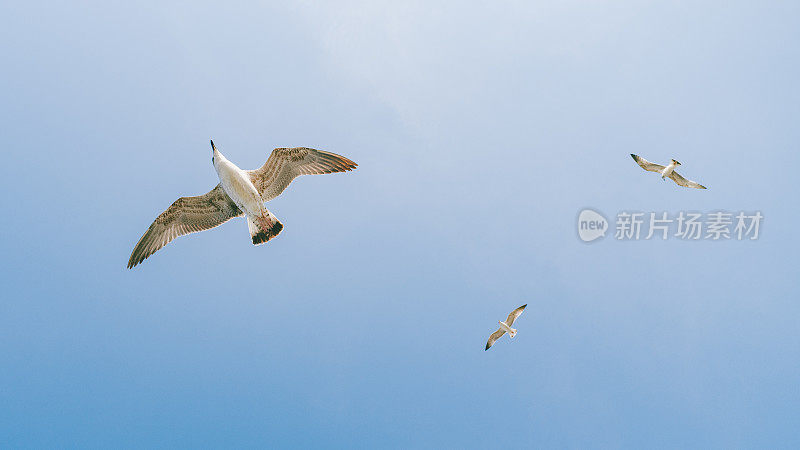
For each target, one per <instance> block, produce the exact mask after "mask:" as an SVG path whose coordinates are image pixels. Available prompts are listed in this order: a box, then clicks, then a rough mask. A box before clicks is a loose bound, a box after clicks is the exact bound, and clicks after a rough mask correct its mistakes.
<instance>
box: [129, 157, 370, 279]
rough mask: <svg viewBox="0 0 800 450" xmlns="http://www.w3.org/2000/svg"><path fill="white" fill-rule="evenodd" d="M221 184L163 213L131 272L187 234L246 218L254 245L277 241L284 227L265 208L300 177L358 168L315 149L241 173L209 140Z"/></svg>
mask: <svg viewBox="0 0 800 450" xmlns="http://www.w3.org/2000/svg"><path fill="white" fill-rule="evenodd" d="M211 151H212V157H211V161H212V163H213V164H214V169H215V170H216V171H217V175H218V176H219V181H220V182H219V184H218V185H217V186H216V187H215V188H214V189H212V190H211V191H209V192H208V193H207V194H205V195H198V196H196V197H181V198H179V199H177V200H175V202H174V203H173V204H172V205H171V206H170V207H169V208H167V210H166V211H164V212H163V213H161V215H159V216H158V217H156V220H155V221H154V222H153V224H152V225H150V228H148V229H147V231H146V232H145V233H144V236H142V238H141V239H139V242H138V243H137V244H136V247H134V248H133V253H131V257H130V259H129V260H128V268H129V269H131V268H133V267H135V266H136V265H137V264H139V263H141V262H142V261H144V260H145V259H147V257H149V256H150V255H152V254H153V253H155V252H156V251H158V250H159V249H161V248H162V247H164V246H165V245H167V244H168V243H169V242H170V241H172V240H173V239H175V238H176V237H178V236H183V235H184V234H189V233H196V232H198V231H204V230H208V229H210V228H214V227H217V226H219V225H222V224H223V223H225V222H227V221H228V220H230V219H233V218H234V217H239V216H241V215H245V216H246V217H247V227H248V229H249V230H250V237H251V238H252V240H253V244H254V245H259V244H263V243H265V242H267V241H269V240H270V239H272V238H274V237H275V236H277V235H278V233H280V232H281V230H282V229H283V224H282V223H281V222H280V221H278V219H277V218H276V217H275V216H274V215H273V214H272V213H271V212H270V211H269V210H267V208H265V207H264V202H268V201H270V200H272V199H273V198H275V197H277V196H279V195H280V194H281V192H283V190H284V189H286V187H287V186H289V183H291V182H292V180H294V179H295V178H296V177H298V176H300V175H313V174H322V173H333V172H347V171H350V170H353V169H355V168H356V166H357V164H356V163H354V162H353V161H350V160H349V159H347V158H345V157H344V156H340V155H337V154H335V153H329V152H324V151H322V150H314V149H313V148H306V147H295V148H276V149H275V150H273V151H272V154H271V155H270V156H269V159H267V162H266V163H264V165H263V166H261V167H260V168H258V169H255V170H242V169H240V168H238V167H237V166H236V165H235V164H233V163H232V162H230V161H228V160H227V159H226V158H225V157H224V156H223V155H222V153H220V151H219V150H217V147H216V146H215V145H214V141H211Z"/></svg>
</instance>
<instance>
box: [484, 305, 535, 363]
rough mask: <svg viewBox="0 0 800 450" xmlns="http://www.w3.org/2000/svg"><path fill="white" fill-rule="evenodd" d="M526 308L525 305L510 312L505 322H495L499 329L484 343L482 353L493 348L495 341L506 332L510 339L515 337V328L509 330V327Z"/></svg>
mask: <svg viewBox="0 0 800 450" xmlns="http://www.w3.org/2000/svg"><path fill="white" fill-rule="evenodd" d="M526 306H528V304H527V303H526V304H524V305H522V306H520V307H519V308H517V309H515V310H513V311H511V314H509V315H508V318H507V319H506V321H505V322H502V321H501V322H497V323H499V324H500V328H498V329H497V331H495V332H494V333H492V334H491V335H490V336H489V341H488V342H486V348H485V349H484V351H486V350H489V347H491V346H493V345H494V343H495V341H496V340H498V339H500V337H501V336H503V335H504V334H506V332H508V335H509V336H511V337H512V338H513V337H514V336H516V335H517V330H516V329H515V328H511V325H514V321H515V320H517V317H519V315H520V314H522V311H523V310H524V309H525V307H526Z"/></svg>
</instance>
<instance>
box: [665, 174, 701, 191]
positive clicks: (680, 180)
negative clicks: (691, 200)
mask: <svg viewBox="0 0 800 450" xmlns="http://www.w3.org/2000/svg"><path fill="white" fill-rule="evenodd" d="M669 177H670V178H672V181H674V182H675V183H677V184H678V186H683V187H688V188H695V189H708V188H706V187H705V186H703V185H702V184H700V183H695V182H694V181H691V180H687V179H686V178H683V177H682V176H681V174H679V173H678V172H675V171H674V170H673V171H672V173H671V174H670V175H669Z"/></svg>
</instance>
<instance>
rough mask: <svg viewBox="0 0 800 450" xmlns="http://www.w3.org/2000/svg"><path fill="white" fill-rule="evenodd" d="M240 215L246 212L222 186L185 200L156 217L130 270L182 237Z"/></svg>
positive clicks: (135, 253)
mask: <svg viewBox="0 0 800 450" xmlns="http://www.w3.org/2000/svg"><path fill="white" fill-rule="evenodd" d="M240 215H242V211H240V210H239V208H238V207H237V206H236V204H235V203H234V202H233V200H231V198H230V197H228V194H226V193H225V190H223V189H222V185H219V184H218V185H217V186H216V187H215V188H214V189H212V190H211V191H209V192H208V193H206V194H204V195H198V196H196V197H181V198H179V199H177V200H175V202H174V203H172V205H171V206H170V207H169V208H167V210H166V211H164V212H163V213H161V214H160V215H159V216H158V217H156V220H154V221H153V223H152V225H150V228H148V229H147V231H146V232H145V233H144V235H143V236H142V238H141V239H139V242H137V243H136V246H135V247H134V248H133V252H132V253H131V257H130V259H129V260H128V268H129V269H132V268H134V267H136V265H138V264H139V263H141V262H142V261H144V260H145V259H147V258H148V257H149V256H150V255H152V254H153V253H155V252H157V251H158V250H160V249H161V248H162V247H164V246H165V245H167V244H169V243H170V242H171V241H172V240H173V239H175V238H176V237H178V236H183V235H184V234H190V233H197V232H199V231H204V230H208V229H211V228H214V227H217V226H219V225H222V224H223V223H225V222H227V221H228V220H230V219H232V218H234V217H238V216H240Z"/></svg>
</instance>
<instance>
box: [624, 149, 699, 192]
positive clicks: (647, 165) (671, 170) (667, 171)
mask: <svg viewBox="0 0 800 450" xmlns="http://www.w3.org/2000/svg"><path fill="white" fill-rule="evenodd" d="M631 157H632V158H633V160H634V161H636V164H639V165H640V166H641V167H642V169H644V170H647V171H648V172H658V173H660V174H661V179H662V180H663V179H664V177H669V178H670V179H672V181H674V182H675V183H676V184H677V185H678V186H683V187H688V188H695V189H706V187H705V186H703V185H702V184H699V183H695V182H694V181H691V180H687V179H686V178H683V177H682V176H681V175H680V174H679V173H678V172H675V167H677V166H680V165H681V163H679V162H678V161H675V160H674V159H673V160H670V161H671V162H670V163H669V165H667V166H666V167H664V166H662V165H660V164H655V163H651V162H650V161H648V160H646V159H644V158H642V157H640V156H638V155H634V154H633V153H631Z"/></svg>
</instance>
